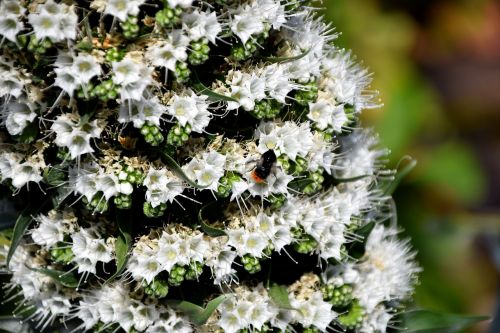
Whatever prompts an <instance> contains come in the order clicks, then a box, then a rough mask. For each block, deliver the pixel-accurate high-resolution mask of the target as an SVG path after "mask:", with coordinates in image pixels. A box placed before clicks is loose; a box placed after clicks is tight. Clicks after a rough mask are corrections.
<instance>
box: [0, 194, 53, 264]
mask: <svg viewBox="0 0 500 333" xmlns="http://www.w3.org/2000/svg"><path fill="white" fill-rule="evenodd" d="M47 202H49V201H48V200H45V201H43V202H42V203H41V204H39V205H38V206H36V207H33V206H28V207H26V208H25V209H24V210H23V211H22V212H21V214H20V215H19V217H18V218H17V220H16V224H15V225H14V232H13V234H12V239H11V245H10V248H9V253H8V254H7V265H6V266H7V267H9V263H10V260H11V259H12V256H13V255H14V252H15V251H16V248H17V247H18V246H19V244H20V243H21V240H22V239H23V236H24V233H25V232H26V229H28V227H29V226H30V224H31V221H33V218H32V216H33V215H34V214H36V213H38V212H39V211H40V209H42V207H43V206H45V204H46V203H47Z"/></svg>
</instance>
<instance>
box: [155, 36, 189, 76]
mask: <svg viewBox="0 0 500 333" xmlns="http://www.w3.org/2000/svg"><path fill="white" fill-rule="evenodd" d="M188 45H189V38H188V37H187V36H185V35H184V34H183V32H182V31H181V30H173V31H172V32H170V33H169V34H168V36H167V38H166V39H165V40H163V41H160V42H158V43H156V44H154V45H151V46H150V47H149V48H148V50H147V52H146V58H147V59H148V60H149V61H150V62H151V64H152V65H153V66H156V67H165V68H167V69H169V70H171V71H175V64H176V63H177V62H179V61H180V62H183V61H186V59H187V56H188V55H187V47H188Z"/></svg>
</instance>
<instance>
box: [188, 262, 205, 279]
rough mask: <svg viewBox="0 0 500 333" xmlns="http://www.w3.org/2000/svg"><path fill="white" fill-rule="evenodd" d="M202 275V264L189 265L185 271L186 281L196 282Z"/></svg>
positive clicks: (193, 263)
mask: <svg viewBox="0 0 500 333" xmlns="http://www.w3.org/2000/svg"><path fill="white" fill-rule="evenodd" d="M201 273H203V263H201V262H198V261H195V262H192V263H191V264H189V266H187V269H186V275H185V276H184V278H185V279H186V280H196V279H198V277H199V276H200V275H201Z"/></svg>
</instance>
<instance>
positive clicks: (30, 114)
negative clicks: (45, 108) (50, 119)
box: [1, 100, 36, 135]
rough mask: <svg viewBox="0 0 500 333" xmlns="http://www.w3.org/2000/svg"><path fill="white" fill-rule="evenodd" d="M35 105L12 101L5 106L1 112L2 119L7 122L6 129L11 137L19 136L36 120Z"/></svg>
mask: <svg viewBox="0 0 500 333" xmlns="http://www.w3.org/2000/svg"><path fill="white" fill-rule="evenodd" d="M34 109H35V106H34V105H33V103H29V102H23V101H22V100H19V101H12V102H10V103H7V104H5V105H4V106H3V110H2V111H1V115H2V118H4V119H3V120H4V121H5V127H6V128H7V131H8V132H9V133H10V134H11V135H19V134H21V133H22V132H23V130H24V129H25V128H26V126H28V125H29V124H31V123H32V122H33V120H35V118H36V113H35V112H34Z"/></svg>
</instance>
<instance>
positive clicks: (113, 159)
mask: <svg viewBox="0 0 500 333" xmlns="http://www.w3.org/2000/svg"><path fill="white" fill-rule="evenodd" d="M0 12H1V13H2V15H1V16H2V17H0V183H1V185H2V186H3V187H2V188H1V189H0V190H1V191H2V195H3V192H4V191H5V192H6V193H8V194H14V195H16V196H18V198H19V200H18V202H25V203H26V205H27V206H29V207H28V210H26V211H27V212H33V213H30V214H31V216H32V217H33V220H34V222H35V223H33V224H30V223H28V222H26V221H27V219H28V216H27V215H26V214H27V213H24V214H25V216H24V217H23V218H22V219H20V221H22V222H21V223H27V224H26V225H27V226H26V232H25V234H24V235H21V234H20V233H19V232H15V233H11V234H8V233H5V235H4V234H3V231H2V232H0V233H2V237H5V238H6V239H9V240H11V243H12V251H13V252H12V251H11V253H10V254H8V253H7V250H6V249H2V253H1V255H0V257H1V258H5V259H6V262H5V264H3V266H2V267H4V268H5V270H8V271H9V273H10V274H11V278H10V282H9V284H8V290H10V292H11V293H12V294H13V296H11V297H13V299H14V298H16V297H17V295H16V294H15V293H16V292H20V293H19V295H20V296H22V297H23V298H24V299H23V300H22V302H21V303H20V304H19V305H18V308H17V310H18V311H23V312H22V313H19V314H20V315H21V316H22V315H23V313H24V311H25V310H19V309H23V308H24V306H25V305H26V306H28V310H29V311H32V312H31V313H32V315H31V317H29V319H34V320H35V321H38V329H42V330H43V329H45V328H47V327H48V326H50V325H52V324H53V323H55V319H56V318H58V319H61V320H62V321H67V322H69V323H68V325H67V326H68V327H75V330H76V331H78V330H81V331H93V332H102V331H108V330H110V331H114V332H117V331H125V332H152V333H166V332H181V333H183V332H193V331H194V332H240V331H259V332H262V333H269V332H273V331H276V330H280V331H288V330H296V331H306V332H317V331H320V332H326V331H335V330H338V331H342V330H343V331H349V332H360V333H383V332H386V331H387V327H388V325H390V323H391V322H392V321H393V320H394V321H396V319H393V317H394V316H397V315H398V312H399V311H400V309H399V308H395V307H394V306H393V304H396V303H398V304H400V302H404V301H405V299H407V298H408V297H409V296H410V295H411V293H412V289H413V285H414V283H415V280H416V275H417V274H418V272H419V268H418V267H417V265H416V264H415V262H414V259H415V255H414V253H413V252H412V251H411V250H410V248H409V245H408V243H407V242H402V241H399V240H398V239H397V235H396V234H397V232H396V228H395V226H391V227H387V226H385V224H386V223H387V221H389V220H390V217H392V214H394V213H395V212H394V211H393V210H391V207H392V206H391V205H390V196H389V195H388V194H387V193H385V192H384V189H385V187H384V186H381V183H383V182H387V181H389V180H390V179H391V176H392V175H393V171H390V170H385V169H384V165H383V164H384V160H383V159H384V157H385V156H386V155H387V150H384V149H380V148H379V147H378V141H377V138H376V135H374V134H373V133H372V132H371V131H369V130H363V129H361V128H359V127H360V120H359V113H360V112H361V111H362V110H363V109H367V108H371V107H375V106H377V104H379V103H378V102H377V101H376V100H375V97H376V95H377V94H376V92H374V91H371V90H369V89H368V86H369V84H370V75H369V73H368V72H367V71H366V69H364V68H362V67H360V66H358V65H357V64H356V63H355V61H354V60H353V57H352V56H351V54H350V53H349V52H347V51H344V50H341V49H339V48H337V47H336V46H335V45H334V43H333V42H334V40H335V38H336V35H335V34H332V33H331V32H332V31H333V28H332V27H331V26H329V25H328V24H325V23H324V22H323V21H322V19H320V18H318V16H317V15H316V14H315V10H314V9H313V8H311V7H309V5H308V1H306V2H303V1H300V0H288V1H278V0H249V1H243V2H242V1H219V0H217V1H208V2H199V1H196V2H195V1H192V0H164V1H145V0H130V1H126V0H93V1H87V2H85V1H83V2H78V5H76V4H72V3H71V2H68V1H55V0H44V1H31V2H30V1H20V0H19V1H18V0H4V1H1V3H0ZM33 183H34V184H35V185H36V186H31V185H33ZM42 197H44V200H40V198H42ZM23 221H24V222H23ZM19 229H24V228H18V229H16V230H19ZM28 244H29V245H28ZM16 247H17V248H16ZM8 261H10V262H8ZM320 277H321V278H320ZM266 280H267V281H266ZM293 281H295V282H293ZM290 283H292V284H290ZM264 285H266V287H264ZM276 288H278V290H277V289H276ZM181 298H182V299H183V301H180V300H179V299H181ZM192 303H195V304H192ZM214 304H217V305H218V306H215V305H214ZM202 307H206V309H203V308H202ZM28 310H26V312H28ZM65 324H66V323H65Z"/></svg>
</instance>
